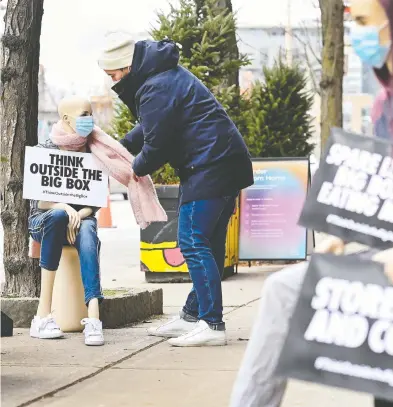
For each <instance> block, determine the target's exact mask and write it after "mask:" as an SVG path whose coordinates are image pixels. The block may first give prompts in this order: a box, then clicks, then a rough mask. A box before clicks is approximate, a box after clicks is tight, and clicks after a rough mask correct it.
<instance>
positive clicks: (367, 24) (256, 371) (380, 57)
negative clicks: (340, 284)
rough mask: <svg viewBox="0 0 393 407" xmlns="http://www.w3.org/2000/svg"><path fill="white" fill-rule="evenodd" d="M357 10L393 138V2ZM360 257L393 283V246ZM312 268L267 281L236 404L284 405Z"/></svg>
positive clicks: (364, 53) (362, 53)
mask: <svg viewBox="0 0 393 407" xmlns="http://www.w3.org/2000/svg"><path fill="white" fill-rule="evenodd" d="M351 14H352V18H353V20H354V22H355V23H356V24H355V26H354V27H353V29H352V32H351V37H352V44H353V47H354V49H355V51H356V52H357V54H358V55H359V57H360V58H361V59H362V60H363V61H364V62H365V63H367V64H368V65H370V66H372V67H373V68H374V71H375V74H376V76H377V78H378V79H379V81H380V83H381V84H382V86H383V89H382V92H381V94H380V96H379V97H378V98H377V100H376V102H375V106H374V110H373V119H374V124H375V134H376V136H377V137H380V138H383V139H387V140H389V141H393V0H351ZM344 249H345V243H344V242H343V241H342V240H341V239H339V238H338V237H330V238H328V239H327V240H325V241H324V242H323V243H322V244H321V245H320V246H318V247H317V249H316V250H315V251H316V252H319V253H329V252H330V253H334V254H336V255H342V254H344ZM356 256H357V257H358V258H361V259H362V258H363V259H372V260H374V261H377V262H381V263H384V265H385V273H386V275H387V276H388V277H389V278H390V280H391V281H392V282H393V249H387V250H384V251H379V250H377V249H370V250H366V251H364V252H362V253H357V254H356ZM307 269H308V263H307V262H304V263H299V264H296V265H292V266H289V267H286V268H285V269H284V270H282V271H280V272H278V273H275V274H273V275H272V276H270V277H268V278H267V280H266V281H265V283H264V286H263V289H262V294H261V302H260V307H259V313H258V316H257V319H256V322H255V324H254V327H253V330H252V333H251V337H250V341H249V343H248V346H247V350H246V353H245V356H244V359H243V362H242V364H241V367H240V370H239V373H238V377H237V380H236V382H235V385H234V388H233V393H232V397H231V402H230V407H278V406H279V405H280V404H281V401H282V397H283V395H284V392H285V387H286V380H285V379H283V378H279V377H275V374H274V373H275V369H276V366H277V363H278V360H279V357H280V354H281V350H282V347H283V344H284V341H285V338H286V334H287V331H288V326H289V321H290V319H291V317H292V314H293V312H294V308H295V305H296V301H297V299H298V297H299V293H300V290H301V287H302V284H303V281H304V278H305V275H306V271H307ZM375 406H376V407H388V406H393V402H389V401H385V400H375Z"/></svg>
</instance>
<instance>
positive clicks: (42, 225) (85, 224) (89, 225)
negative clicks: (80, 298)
mask: <svg viewBox="0 0 393 407" xmlns="http://www.w3.org/2000/svg"><path fill="white" fill-rule="evenodd" d="M67 226H68V215H67V212H65V211H64V210H59V209H50V210H48V211H45V212H40V213H36V214H35V215H33V216H31V217H30V218H29V233H30V235H31V237H32V238H33V239H34V240H35V241H37V242H39V243H40V244H41V256H40V266H41V267H42V268H44V269H46V270H49V271H56V270H57V269H58V267H59V263H60V258H61V253H62V250H63V246H68V245H69V243H68V242H67ZM74 247H75V248H76V250H77V251H78V254H79V261H80V266H81V275H82V282H83V287H84V290H85V303H86V304H88V303H89V301H90V300H91V299H93V298H98V300H100V301H101V300H102V299H103V295H102V290H101V283H100V247H101V243H100V240H99V239H98V236H97V219H96V218H94V217H92V216H90V217H87V218H85V219H83V220H82V222H81V226H80V229H79V233H78V234H77V236H76V241H75V244H74Z"/></svg>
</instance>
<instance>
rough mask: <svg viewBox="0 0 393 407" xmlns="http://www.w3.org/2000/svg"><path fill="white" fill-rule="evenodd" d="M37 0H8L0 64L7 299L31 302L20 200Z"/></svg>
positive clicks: (32, 132) (32, 124)
mask: <svg viewBox="0 0 393 407" xmlns="http://www.w3.org/2000/svg"><path fill="white" fill-rule="evenodd" d="M42 14H43V0H8V4H7V11H6V14H5V19H4V21H5V29H4V36H3V37H2V44H1V45H2V53H1V55H2V60H1V70H2V72H1V102H0V123H1V149H2V151H1V157H2V160H1V161H2V169H1V172H2V178H3V182H2V196H3V199H2V201H1V219H2V222H3V227H4V268H5V277H6V282H5V289H4V294H5V295H8V296H19V297H25V296H26V297H27V296H31V297H36V296H38V295H39V291H40V284H39V282H40V271H39V267H38V262H37V260H31V259H29V257H28V229H27V220H28V215H29V201H27V200H24V199H23V197H22V193H23V166H24V151H25V147H26V146H33V145H36V144H37V129H38V69H39V54H40V35H41V21H42Z"/></svg>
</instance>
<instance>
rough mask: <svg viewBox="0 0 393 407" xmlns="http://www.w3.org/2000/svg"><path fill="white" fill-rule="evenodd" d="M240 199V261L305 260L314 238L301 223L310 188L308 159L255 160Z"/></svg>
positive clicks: (312, 245)
mask: <svg viewBox="0 0 393 407" xmlns="http://www.w3.org/2000/svg"><path fill="white" fill-rule="evenodd" d="M253 169H254V185H252V186H251V187H249V188H246V189H245V190H243V191H242V192H241V195H240V233H239V260H245V261H255V260H305V259H306V258H307V255H308V254H310V253H311V251H312V249H313V247H314V234H313V232H312V231H309V232H308V231H307V229H305V228H304V227H302V226H299V225H298V224H297V223H298V220H299V215H300V213H301V210H302V207H303V204H304V201H305V199H306V195H307V190H308V187H309V184H310V180H311V176H310V163H309V160H308V158H271V159H270V158H269V159H253Z"/></svg>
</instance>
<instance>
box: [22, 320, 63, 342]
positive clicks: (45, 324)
mask: <svg viewBox="0 0 393 407" xmlns="http://www.w3.org/2000/svg"><path fill="white" fill-rule="evenodd" d="M30 336H31V337H32V338H39V339H58V338H62V337H63V336H64V334H63V332H62V331H61V329H60V328H59V326H58V325H57V324H56V322H55V320H54V318H53V317H52V314H49V315H48V316H47V317H45V318H40V317H39V316H38V315H36V316H35V317H34V319H33V320H32V321H31V327H30Z"/></svg>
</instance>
